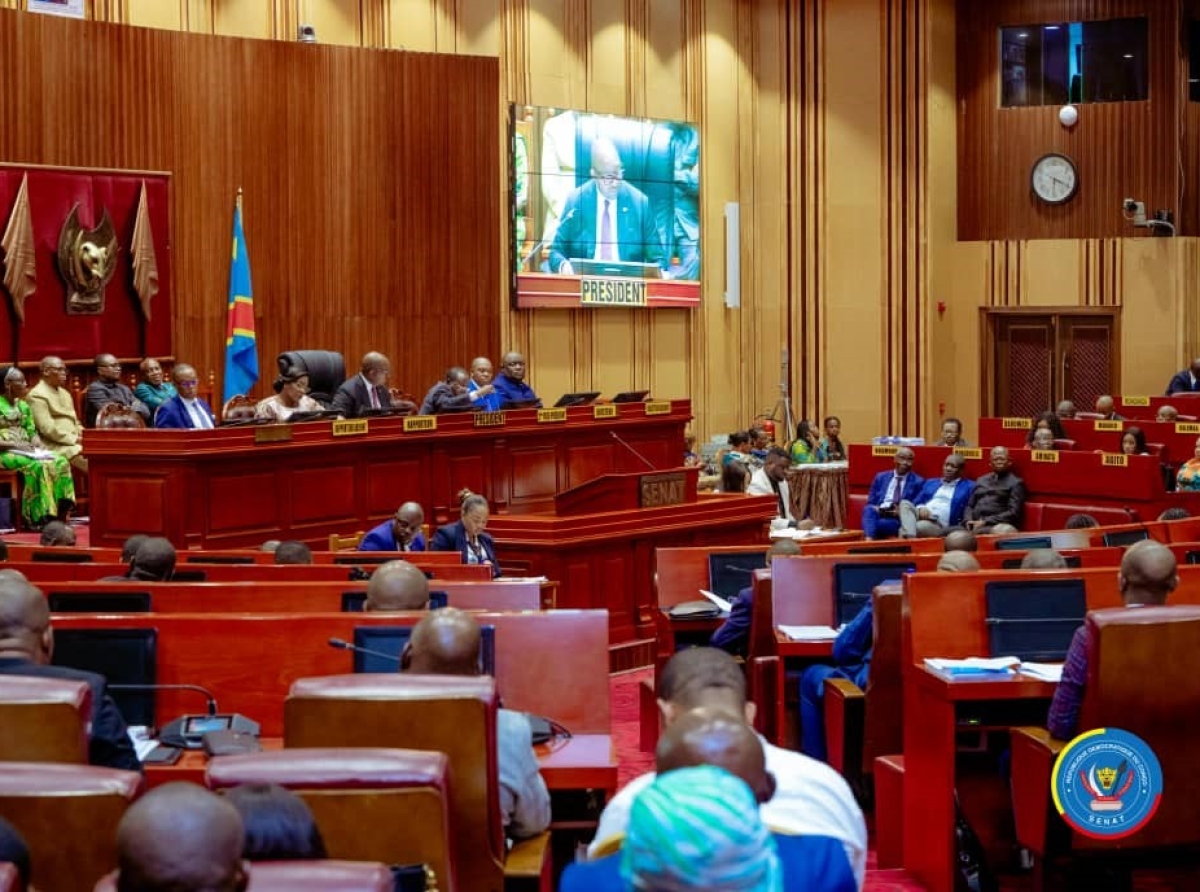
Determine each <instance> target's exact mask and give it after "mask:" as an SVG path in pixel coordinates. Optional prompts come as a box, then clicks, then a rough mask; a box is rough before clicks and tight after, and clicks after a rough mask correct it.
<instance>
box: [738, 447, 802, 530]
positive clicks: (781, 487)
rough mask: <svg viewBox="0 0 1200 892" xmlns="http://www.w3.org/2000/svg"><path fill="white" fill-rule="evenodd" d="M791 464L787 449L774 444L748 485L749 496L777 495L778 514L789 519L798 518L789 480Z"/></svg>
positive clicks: (747, 493)
mask: <svg viewBox="0 0 1200 892" xmlns="http://www.w3.org/2000/svg"><path fill="white" fill-rule="evenodd" d="M791 465H792V458H791V456H790V455H788V452H787V450H786V449H782V448H780V447H779V446H772V447H771V448H770V449H768V450H767V457H766V459H765V460H764V461H763V466H762V467H761V468H759V469H758V470H757V471H755V472H754V474H753V475H751V477H750V485H749V486H747V487H746V495H749V496H775V501H776V503H777V504H778V510H777V515H776V516H778V517H781V518H783V519H784V520H787V521H794V520H795V519H796V518H795V517H793V516H792V493H791V490H790V489H789V488H788V482H787V469H788V468H790V467H791Z"/></svg>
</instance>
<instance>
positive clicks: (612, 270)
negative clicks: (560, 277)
mask: <svg viewBox="0 0 1200 892" xmlns="http://www.w3.org/2000/svg"><path fill="white" fill-rule="evenodd" d="M571 268H572V269H573V270H575V272H576V273H577V274H579V275H581V276H610V277H618V278H624V279H661V278H662V270H661V269H659V267H658V264H657V263H634V262H633V261H631V260H593V259H592V258H590V257H572V258H571Z"/></svg>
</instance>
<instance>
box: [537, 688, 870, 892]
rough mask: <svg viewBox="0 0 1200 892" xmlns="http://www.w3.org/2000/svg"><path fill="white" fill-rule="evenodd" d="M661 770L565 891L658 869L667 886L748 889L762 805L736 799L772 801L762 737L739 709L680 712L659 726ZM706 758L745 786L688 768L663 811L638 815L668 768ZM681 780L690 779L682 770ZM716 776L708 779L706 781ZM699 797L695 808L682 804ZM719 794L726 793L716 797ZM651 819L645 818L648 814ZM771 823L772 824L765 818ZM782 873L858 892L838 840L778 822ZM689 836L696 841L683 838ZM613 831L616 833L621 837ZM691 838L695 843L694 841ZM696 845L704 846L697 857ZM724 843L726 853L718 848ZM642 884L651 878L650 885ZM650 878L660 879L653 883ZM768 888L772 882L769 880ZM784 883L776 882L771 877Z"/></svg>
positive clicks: (831, 891)
mask: <svg viewBox="0 0 1200 892" xmlns="http://www.w3.org/2000/svg"><path fill="white" fill-rule="evenodd" d="M655 763H656V767H657V769H658V777H657V778H656V779H655V781H654V783H653V784H652V785H651V787H649V788H648V789H647V790H645V791H643V792H642V793H641V795H640V796H639V800H638V803H635V805H634V811H635V814H633V815H631V817H630V826H629V832H628V834H627V836H626V838H625V839H624V840H621V841H620V842H621V843H622V851H620V852H617V853H615V854H606V855H605V856H603V857H599V858H598V859H597V860H594V861H591V862H580V863H577V864H574V865H572V866H570V867H568V868H567V871H566V873H564V874H563V879H562V885H561V886H560V887H559V888H560V892H606V890H613V892H616V890H624V889H628V888H629V886H628V882H629V881H631V880H633V879H635V878H638V879H641V880H643V881H645V880H647V879H650V878H651V877H657V878H658V879H659V880H660V881H661V880H664V879H669V880H670V881H671V882H672V883H674V885H668V886H664V888H688V889H744V888H759V887H758V886H752V885H746V882H747V880H748V876H747V870H748V869H749V870H753V869H754V868H753V865H754V864H755V863H761V859H762V855H761V851H760V849H759V848H758V846H757V845H753V844H752V843H754V842H755V841H756V836H757V833H756V829H755V828H756V825H759V824H761V823H762V822H761V820H760V817H759V815H756V814H753V813H750V814H746V813H745V812H739V811H738V810H737V809H735V808H734V807H733V806H734V803H735V802H738V801H740V800H744V801H745V802H746V803H747V805H748V806H749V807H751V808H752V807H753V804H754V803H758V804H759V805H761V804H762V803H766V802H770V800H771V799H772V797H773V796H774V795H775V790H776V787H777V783H776V779H775V776H774V775H773V774H771V772H770V771H769V770H768V769H767V764H766V755H765V753H764V752H763V745H762V741H761V740H760V739H759V737H758V735H757V734H755V733H754V730H753V729H752V728H751V727H749V726H748V725H747V724H746V723H745V721H744V720H743V719H742V717H741V716H739V715H735V714H733V713H730V712H728V711H726V710H723V709H719V708H712V707H700V708H697V709H693V710H690V711H688V712H686V713H684V714H683V715H681V716H680V717H679V718H678V720H676V721H675V722H674V723H673V724H671V726H670V727H668V728H667V730H666V731H665V732H664V733H663V736H662V738H661V739H660V740H659V742H658V748H657V750H656V752H655ZM700 766H710V767H713V768H717V769H721V770H722V771H724V772H728V774H730V775H732V777H734V778H737V779H738V781H740V782H741V785H742V790H741V791H739V790H738V789H737V787H736V786H735V785H732V784H730V783H729V781H728V780H722V779H721V778H719V777H718V776H715V775H708V774H705V773H703V772H698V773H693V774H688V775H687V777H686V783H681V785H680V787H679V789H680V791H684V790H686V794H684V793H682V792H681V793H674V794H673V795H672V796H671V798H670V799H667V800H663V806H664V808H663V809H662V810H656V811H657V814H653V816H651V815H642V816H640V817H639V815H638V814H637V813H636V812H637V810H638V804H640V803H641V802H642V801H643V799H644V797H647V796H651V797H654V796H655V791H656V788H657V790H660V791H661V790H662V789H663V788H664V785H665V783H666V781H667V780H668V779H669V778H670V777H671V773H672V772H681V773H686V772H687V771H688V769H693V768H697V767H700ZM677 780H678V781H680V782H684V781H685V778H684V776H682V775H681V776H679V777H678V778H677ZM710 784H711V785H712V788H711V789H708V788H707V787H708V786H709V785H710ZM690 798H694V799H695V801H696V802H697V804H698V808H697V809H691V808H686V807H684V806H686V804H687V800H688V799H690ZM716 803H720V805H719V806H717V805H716ZM646 817H650V818H651V820H652V821H653V823H652V824H651V825H650V826H647V825H645V824H644V823H643V820H642V819H644V818H646ZM766 829H767V830H771V831H773V830H774V828H772V827H770V826H769V824H768V826H767V828H766ZM770 835H771V837H772V840H773V842H774V848H775V850H776V852H777V856H778V860H779V869H780V871H781V873H782V878H783V884H782V888H783V890H784V892H855V890H857V888H858V883H857V881H856V880H855V878H854V871H853V869H852V868H851V866H850V861H849V860H848V858H847V857H846V850H845V849H844V848H843V846H842V843H841V840H838V839H835V838H833V837H829V836H817V835H810V834H805V835H796V834H785V833H778V832H772V833H771V834H770ZM682 839H686V840H689V842H690V843H691V844H690V845H680V844H679V840H682ZM616 842H617V840H613V841H610V843H609V845H610V846H611V845H615V844H616ZM692 846H695V847H697V848H696V850H693V848H692ZM700 849H703V851H704V856H703V857H701V856H700V855H701V853H700ZM722 853H724V855H725V857H722V856H721V855H722ZM646 888H652V887H651V886H646ZM653 888H657V886H654V887H653ZM763 888H768V887H763ZM775 888H778V887H775Z"/></svg>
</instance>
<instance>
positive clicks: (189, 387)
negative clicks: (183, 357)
mask: <svg viewBox="0 0 1200 892" xmlns="http://www.w3.org/2000/svg"><path fill="white" fill-rule="evenodd" d="M171 378H172V379H173V380H174V381H175V390H176V394H175V396H173V397H171V398H170V399H169V400H167V401H166V402H165V403H163V404H162V405H161V406H159V407H158V411H157V412H155V413H154V426H155V427H160V428H167V427H173V428H193V429H195V430H210V429H211V428H213V427H214V423H213V411H212V408H211V407H210V406H209V405H208V403H207V402H205V401H204V399H203V397H200V396H197V394H196V389H197V388H198V387H199V386H200V378H199V376H198V375H197V374H196V370H195V369H194V368H192V367H191V366H190V365H188V364H187V363H185V362H181V363H179V364H178V365H177V366H175V369H174V370H173V372H172V373H171Z"/></svg>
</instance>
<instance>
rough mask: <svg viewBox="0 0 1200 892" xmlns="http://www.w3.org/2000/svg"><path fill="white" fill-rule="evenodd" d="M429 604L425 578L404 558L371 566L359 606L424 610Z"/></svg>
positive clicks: (427, 582) (373, 608)
mask: <svg viewBox="0 0 1200 892" xmlns="http://www.w3.org/2000/svg"><path fill="white" fill-rule="evenodd" d="M428 607H429V579H428V578H427V577H426V576H425V573H424V572H423V571H422V570H421V569H420V568H419V567H415V566H413V565H412V564H410V563H409V562H408V561H388V562H387V563H386V564H384V565H383V566H380V567H376V568H375V572H374V573H372V574H371V581H370V582H368V583H367V599H366V601H364V602H363V610H364V611H367V612H375V611H388V610H426V609H428Z"/></svg>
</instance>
